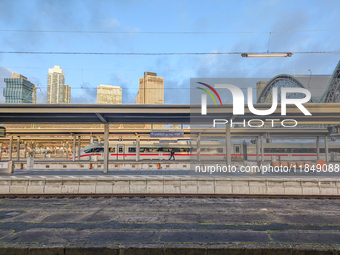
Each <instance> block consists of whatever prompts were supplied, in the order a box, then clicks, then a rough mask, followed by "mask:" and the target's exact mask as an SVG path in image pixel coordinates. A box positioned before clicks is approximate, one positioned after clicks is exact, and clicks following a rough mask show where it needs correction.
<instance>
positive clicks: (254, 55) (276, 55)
mask: <svg viewBox="0 0 340 255" xmlns="http://www.w3.org/2000/svg"><path fill="white" fill-rule="evenodd" d="M292 55H293V53H291V52H287V53H242V54H241V56H242V57H244V58H285V57H291V56H292Z"/></svg>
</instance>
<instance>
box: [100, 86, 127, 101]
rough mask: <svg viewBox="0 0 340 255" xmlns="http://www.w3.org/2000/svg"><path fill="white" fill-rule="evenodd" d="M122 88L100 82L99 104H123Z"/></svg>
mask: <svg viewBox="0 0 340 255" xmlns="http://www.w3.org/2000/svg"><path fill="white" fill-rule="evenodd" d="M121 103H122V88H121V87H119V86H113V85H103V84H100V85H99V86H98V87H97V104H121Z"/></svg>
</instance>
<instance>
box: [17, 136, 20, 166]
mask: <svg viewBox="0 0 340 255" xmlns="http://www.w3.org/2000/svg"><path fill="white" fill-rule="evenodd" d="M19 160H20V136H18V139H17V161H19Z"/></svg>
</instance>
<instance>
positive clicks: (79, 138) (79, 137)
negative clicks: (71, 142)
mask: <svg viewBox="0 0 340 255" xmlns="http://www.w3.org/2000/svg"><path fill="white" fill-rule="evenodd" d="M80 141H81V136H78V153H77V154H78V161H80Z"/></svg>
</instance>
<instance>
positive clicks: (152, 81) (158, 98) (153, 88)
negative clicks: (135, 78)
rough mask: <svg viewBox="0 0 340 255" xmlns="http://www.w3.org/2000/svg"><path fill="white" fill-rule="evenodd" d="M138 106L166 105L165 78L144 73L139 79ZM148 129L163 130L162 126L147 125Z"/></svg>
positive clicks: (155, 74) (136, 100) (136, 99)
mask: <svg viewBox="0 0 340 255" xmlns="http://www.w3.org/2000/svg"><path fill="white" fill-rule="evenodd" d="M135 102H136V104H164V78H163V77H158V76H157V73H152V72H144V77H143V78H139V90H138V93H137V95H136V98H135ZM144 126H145V127H147V128H151V129H159V128H163V125H161V124H145V125H144Z"/></svg>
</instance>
